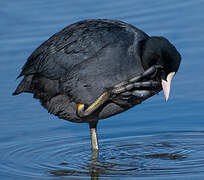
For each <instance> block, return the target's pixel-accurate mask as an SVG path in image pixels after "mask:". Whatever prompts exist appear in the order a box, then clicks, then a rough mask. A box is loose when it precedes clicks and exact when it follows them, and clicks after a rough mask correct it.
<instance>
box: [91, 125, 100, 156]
mask: <svg viewBox="0 0 204 180" xmlns="http://www.w3.org/2000/svg"><path fill="white" fill-rule="evenodd" d="M97 124H98V121H92V122H89V128H90V133H91V146H92V152H93V153H97V152H98V150H99V145H98V135H97Z"/></svg>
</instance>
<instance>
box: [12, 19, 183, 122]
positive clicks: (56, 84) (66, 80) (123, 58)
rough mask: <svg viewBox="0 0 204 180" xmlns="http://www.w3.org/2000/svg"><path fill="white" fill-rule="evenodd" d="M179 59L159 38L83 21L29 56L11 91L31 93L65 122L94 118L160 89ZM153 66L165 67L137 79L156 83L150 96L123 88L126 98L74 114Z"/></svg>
mask: <svg viewBox="0 0 204 180" xmlns="http://www.w3.org/2000/svg"><path fill="white" fill-rule="evenodd" d="M180 60H181V58H180V54H179V53H178V51H177V50H176V48H175V47H174V46H173V45H172V44H171V43H170V42H169V41H168V40H167V39H165V38H163V37H149V36H148V35H147V34H146V33H144V32H143V31H141V30H140V29H138V28H136V27H134V26H132V25H129V24H127V23H124V22H121V21H113V20H85V21H81V22H77V23H75V24H72V25H70V26H68V27H66V28H64V29H63V30H62V31H60V32H58V33H56V34H55V35H53V36H52V37H51V38H49V39H48V40H47V41H45V42H44V43H43V44H42V45H41V46H40V47H38V48H37V49H36V50H35V51H34V52H33V53H32V54H31V56H30V57H29V58H28V60H27V62H26V63H25V65H24V66H23V68H22V72H21V73H20V75H19V76H18V77H21V76H24V77H23V80H22V81H21V83H20V84H19V85H18V87H17V89H16V91H15V92H14V93H13V95H17V94H20V93H22V92H29V93H33V94H34V98H37V99H40V101H41V103H42V105H43V106H44V107H45V108H46V109H47V110H48V111H49V112H50V113H52V114H54V115H56V116H58V117H60V118H63V119H65V120H69V121H72V122H91V121H97V120H99V119H103V118H107V117H109V116H111V115H114V114H117V113H120V112H122V111H124V110H127V109H129V108H131V107H133V106H134V105H136V104H139V103H141V102H142V101H143V100H145V99H146V98H148V97H150V96H152V95H154V94H156V93H158V92H159V91H160V90H161V89H162V87H161V79H162V78H163V79H166V77H167V75H168V74H169V73H170V72H177V70H178V67H179V64H180ZM154 65H161V66H162V68H163V69H162V70H161V71H159V72H157V74H156V75H155V76H150V77H149V78H144V79H143V80H141V82H142V81H150V80H155V81H158V82H159V84H160V85H158V86H156V87H155V88H153V89H151V88H149V87H148V88H147V90H149V91H151V94H150V95H148V96H146V97H142V98H139V97H138V96H136V95H134V93H132V92H133V91H134V89H133V90H130V91H128V92H129V94H128V93H127V92H126V93H127V94H128V95H127V96H123V97H121V96H120V95H118V96H116V97H115V100H111V99H110V101H106V102H105V103H104V104H103V105H102V106H100V107H99V108H98V109H97V111H94V113H92V114H91V115H89V116H87V117H80V116H79V115H78V114H77V113H76V112H77V108H78V104H85V105H86V106H89V105H90V104H92V103H93V102H94V101H95V100H96V99H97V98H98V97H99V96H100V95H101V94H102V93H103V92H104V91H107V90H108V89H111V88H112V87H114V86H115V85H117V84H119V83H121V82H124V81H128V80H129V79H131V78H133V77H136V76H139V75H141V74H142V73H144V72H145V71H146V70H147V69H148V68H150V67H152V66H154ZM139 90H142V89H141V88H139ZM139 93H140V91H139ZM124 94H125V93H124Z"/></svg>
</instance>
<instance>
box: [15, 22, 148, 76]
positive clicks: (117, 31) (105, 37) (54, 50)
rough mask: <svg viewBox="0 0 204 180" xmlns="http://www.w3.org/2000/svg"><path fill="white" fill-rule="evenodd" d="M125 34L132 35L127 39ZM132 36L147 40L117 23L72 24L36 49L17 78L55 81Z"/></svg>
mask: <svg viewBox="0 0 204 180" xmlns="http://www.w3.org/2000/svg"><path fill="white" fill-rule="evenodd" d="M125 31H126V32H134V33H128V35H129V36H127V33H126V34H124V32H125ZM133 34H134V36H135V38H136V39H137V40H138V41H139V40H143V39H145V38H147V37H148V36H147V35H146V34H145V33H144V32H142V31H141V30H139V29H137V28H135V27H133V26H131V25H128V24H126V23H123V22H120V21H111V20H88V21H81V22H78V23H75V24H72V25H70V26H68V27H66V28H64V29H63V30H62V31H60V32H58V33H56V34H55V35H53V36H52V37H51V38H49V39H48V40H47V41H45V42H44V43H43V44H42V45H41V46H40V47H38V48H37V49H36V50H35V51H34V52H33V53H32V54H31V56H30V57H29V58H28V60H27V62H26V63H25V65H24V66H23V68H22V72H21V73H20V75H19V76H18V77H20V76H23V75H29V74H40V75H42V76H45V77H47V78H49V79H59V78H61V77H62V76H64V75H65V74H67V72H69V71H71V69H72V68H73V67H74V66H75V65H77V64H80V63H81V62H83V61H87V60H88V59H93V57H94V56H96V55H97V53H98V52H100V51H101V50H103V48H105V47H108V46H109V45H112V44H114V43H117V42H118V41H119V40H122V41H124V42H125V41H126V42H127V43H129V41H130V40H131V39H132V35H133ZM118 37H119V38H118ZM87 66H88V65H87Z"/></svg>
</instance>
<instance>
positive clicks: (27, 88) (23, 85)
mask: <svg viewBox="0 0 204 180" xmlns="http://www.w3.org/2000/svg"><path fill="white" fill-rule="evenodd" d="M32 78H33V75H29V76H25V77H24V78H23V80H22V81H21V82H20V84H19V85H18V87H17V88H16V90H15V92H14V93H13V94H12V95H13V96H15V95H18V94H20V93H22V92H31V90H32V89H31V83H32Z"/></svg>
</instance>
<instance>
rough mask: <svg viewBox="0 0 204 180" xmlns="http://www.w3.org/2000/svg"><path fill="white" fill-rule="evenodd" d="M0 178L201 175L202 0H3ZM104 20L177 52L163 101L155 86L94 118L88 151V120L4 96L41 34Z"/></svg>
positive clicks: (27, 98)
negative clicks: (126, 106) (95, 136)
mask: <svg viewBox="0 0 204 180" xmlns="http://www.w3.org/2000/svg"><path fill="white" fill-rule="evenodd" d="M0 5H1V6H0V27H1V29H0V54H1V56H0V62H1V66H0V82H1V88H0V99H1V104H0V179H4V180H13V179H20V180H24V179H25V180H27V179H63V180H64V179H81V178H85V179H86V178H87V179H91V178H92V179H97V178H99V179H102V178H103V177H109V178H111V179H113V178H115V179H126V178H127V177H131V178H132V179H146V178H148V179H184V178H185V179H195V178H196V179H202V178H203V177H204V118H203V117H204V116H203V115H204V112H203V107H204V93H203V88H204V80H203V65H204V63H203V52H204V46H203V42H204V36H203V28H204V23H203V22H204V15H203V8H204V2H203V1H201V0H197V1H191V0H180V1H176V0H171V1H170V0H163V1H153V0H152V1H149V0H148V1H147V0H144V1H131V0H126V1H123V0H117V1H109V0H104V1H93V0H87V1H83V0H75V1H65V0H61V1H54V0H49V1H48V0H44V1H34V0H30V1H26V0H18V1H11V0H7V1H1V2H0ZM90 18H92V19H93V18H110V19H119V20H122V21H125V22H128V23H130V24H133V25H135V26H137V27H139V28H141V29H142V30H144V31H145V32H146V33H148V34H149V35H162V36H165V37H167V38H168V39H169V40H170V41H171V42H172V43H173V44H175V46H176V47H177V49H178V50H179V52H180V53H181V55H182V64H181V67H180V70H179V72H178V74H177V75H176V77H175V79H174V81H173V84H172V91H171V98H170V101H169V102H168V103H165V102H164V98H163V94H162V93H160V95H159V96H154V97H153V98H151V99H149V100H147V101H146V102H144V103H143V104H141V105H139V106H136V107H134V108H132V109H131V110H129V111H127V112H124V113H122V114H120V115H117V116H114V117H111V118H109V119H107V120H103V121H100V122H99V128H98V132H99V140H100V145H101V150H100V154H99V157H98V159H97V160H95V159H92V155H91V150H90V137H89V130H88V125H87V124H74V123H70V122H66V121H63V120H60V119H58V118H57V117H54V116H52V115H50V114H48V113H47V112H46V110H45V109H43V108H42V107H41V106H40V105H39V102H38V101H36V100H35V99H32V95H30V94H23V95H20V96H16V97H12V96H11V93H12V92H13V91H14V89H15V87H16V86H17V84H18V82H19V80H18V81H16V80H15V78H16V76H17V75H18V74H19V72H20V68H21V67H22V65H23V64H24V63H25V61H26V59H27V57H28V56H29V55H30V54H31V52H32V51H33V50H34V49H35V48H36V47H37V46H38V45H40V44H41V43H42V42H43V41H45V40H46V39H47V38H49V37H50V36H51V35H52V34H54V33H55V32H57V31H59V30H61V29H62V28H64V27H65V26H67V25H68V24H71V23H74V22H76V21H79V20H82V19H90Z"/></svg>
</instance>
